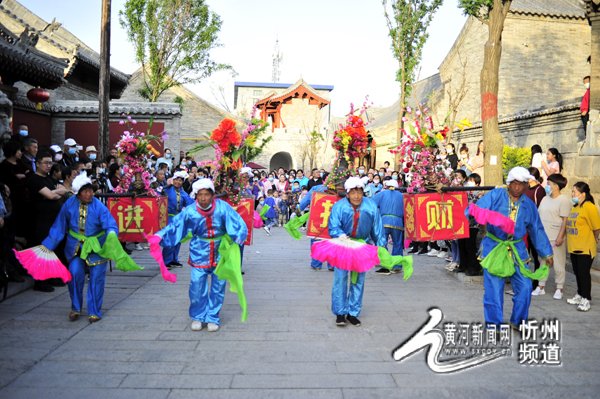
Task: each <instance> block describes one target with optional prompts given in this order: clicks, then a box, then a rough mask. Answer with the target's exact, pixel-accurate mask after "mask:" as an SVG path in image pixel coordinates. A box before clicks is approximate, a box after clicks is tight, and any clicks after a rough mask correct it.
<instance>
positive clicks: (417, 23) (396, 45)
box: [382, 0, 442, 164]
mask: <svg viewBox="0 0 600 399" xmlns="http://www.w3.org/2000/svg"><path fill="white" fill-rule="evenodd" d="M382 4H383V12H384V15H385V19H386V22H387V27H388V34H389V36H390V38H391V39H392V52H393V54H394V57H395V58H396V60H398V71H397V72H396V81H398V83H399V84H400V101H399V107H400V109H399V111H398V131H397V135H396V139H397V141H398V143H400V141H401V139H402V130H403V129H404V121H403V118H404V116H405V114H406V99H407V98H408V96H409V95H410V92H411V88H412V84H413V82H414V79H415V68H416V67H417V65H419V62H420V61H421V55H422V51H423V46H424V45H425V42H426V41H427V37H428V36H429V35H428V34H427V28H428V27H429V24H430V23H431V19H432V18H433V14H434V13H435V12H436V11H437V9H438V8H439V7H440V5H441V4H442V0H395V1H389V2H388V0H382ZM398 160H399V155H398V154H397V155H396V164H397V163H398Z"/></svg>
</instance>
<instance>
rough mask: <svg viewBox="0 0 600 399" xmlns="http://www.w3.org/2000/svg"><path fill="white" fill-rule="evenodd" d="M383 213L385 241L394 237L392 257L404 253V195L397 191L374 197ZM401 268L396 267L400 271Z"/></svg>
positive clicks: (384, 192)
mask: <svg viewBox="0 0 600 399" xmlns="http://www.w3.org/2000/svg"><path fill="white" fill-rule="evenodd" d="M373 201H374V202H375V204H377V207H378V208H379V212H380V213H381V220H382V222H383V233H384V234H385V239H386V240H387V239H388V237H392V255H403V254H404V253H403V252H404V200H403V198H402V193H401V192H400V191H396V190H389V189H386V190H383V191H382V192H380V193H378V194H377V195H375V197H373ZM400 267H401V266H395V267H394V269H399V268H400Z"/></svg>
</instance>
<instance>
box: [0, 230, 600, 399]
mask: <svg viewBox="0 0 600 399" xmlns="http://www.w3.org/2000/svg"><path fill="white" fill-rule="evenodd" d="M259 233H260V232H259ZM186 251H187V249H186V247H185V245H184V247H183V248H182V254H181V258H182V259H184V258H185V256H186ZM256 251H259V252H260V254H257V253H256ZM282 251H285V260H281V259H280V258H278V257H277V256H275V255H273V254H279V253H282ZM308 251H309V244H308V242H307V241H306V240H305V239H303V240H302V241H294V240H291V239H290V238H289V237H287V236H286V235H285V233H284V232H283V231H282V230H280V229H273V236H272V237H270V238H265V237H260V236H258V235H257V239H256V240H255V243H254V244H253V246H251V247H248V248H247V249H246V251H245V258H244V268H245V270H246V275H245V276H244V282H245V288H246V293H247V297H248V307H249V318H248V321H247V322H246V323H241V322H240V320H239V317H240V309H239V306H238V304H237V299H236V297H235V295H232V294H231V293H229V292H228V293H227V294H226V299H225V304H224V306H223V309H222V312H221V318H222V327H221V330H219V331H218V332H216V333H208V332H207V331H205V330H204V331H200V332H193V331H191V330H190V320H189V317H188V306H189V299H188V284H189V278H190V276H189V269H187V268H183V269H177V270H175V273H176V274H177V275H178V282H177V283H176V284H170V283H166V282H164V281H162V278H161V277H160V276H159V275H158V273H159V272H158V268H157V267H156V265H155V264H153V263H152V261H151V260H150V259H149V257H148V254H147V252H146V251H143V252H136V253H135V254H134V256H135V257H136V259H139V260H141V261H143V262H144V263H145V264H147V266H146V269H145V270H144V271H143V272H140V273H129V274H126V273H121V272H117V271H113V272H111V273H108V275H107V287H106V294H105V295H106V297H105V306H104V318H103V320H102V321H101V322H99V323H95V324H92V325H90V324H89V323H87V320H86V319H85V318H82V320H80V321H78V322H75V323H70V322H68V321H67V313H68V311H69V307H70V301H69V296H68V292H67V291H66V289H65V288H60V289H58V290H57V291H55V292H53V293H51V294H42V293H38V292H34V291H31V290H28V291H24V292H22V293H20V294H19V295H16V296H13V297H11V298H8V299H7V300H6V301H4V302H2V303H0V336H2V337H3V339H2V341H0V353H1V355H2V360H0V371H1V372H0V398H11V399H12V398H25V397H26V398H32V397H44V398H59V397H60V398H75V397H77V398H79V397H86V398H134V399H135V398H144V399H153V398H169V399H173V398H192V397H193V398H203V397H210V398H248V397H251V398H341V397H344V398H359V397H360V398H394V397H398V398H405V397H406V398H430V397H448V398H456V397H482V398H484V397H485V398H525V397H527V398H528V399H530V398H531V397H532V396H540V397H542V396H543V397H544V398H554V397H557V398H558V397H561V398H565V397H570V396H573V394H576V395H577V397H578V398H580V397H581V398H588V397H589V398H592V397H594V398H596V397H598V395H597V392H598V391H600V387H599V386H598V381H600V380H599V379H598V378H597V376H598V374H597V370H598V369H600V346H598V345H597V340H598V338H600V329H598V325H600V323H599V322H600V311H599V309H600V308H596V307H594V305H593V307H592V310H591V311H590V312H588V313H581V312H577V311H576V310H575V309H574V307H572V306H570V305H567V304H566V302H565V301H564V300H563V301H555V300H552V299H551V295H548V294H547V295H546V296H544V297H539V298H533V299H532V306H531V312H530V315H531V316H532V317H535V318H538V319H541V318H558V319H559V320H560V321H561V323H562V334H563V337H562V340H561V348H562V359H561V360H562V366H560V367H543V366H537V367H534V366H524V365H520V364H519V363H518V360H517V358H516V353H513V357H511V358H506V359H500V360H498V361H495V362H492V363H489V364H486V365H485V366H481V367H476V368H473V369H469V370H467V371H463V372H460V373H454V374H451V375H439V374H436V373H434V372H432V371H431V370H430V369H429V367H428V366H427V363H426V361H425V359H426V354H425V351H420V352H418V353H415V354H414V355H413V356H412V357H411V358H409V359H406V360H404V361H402V362H395V361H394V360H393V359H392V358H391V352H392V350H393V349H394V348H396V347H397V346H398V345H399V344H400V343H402V342H404V341H405V340H406V339H407V338H408V337H410V336H411V335H412V334H413V333H414V332H415V330H416V329H417V328H419V327H420V326H421V325H422V324H423V323H424V322H425V321H426V320H427V319H428V314H427V310H428V309H429V308H430V307H432V306H438V307H440V308H441V309H442V311H443V312H444V320H445V321H455V322H459V321H465V322H476V321H481V320H482V318H483V312H482V294H483V288H482V286H481V283H479V282H477V281H471V282H465V281H462V280H460V279H457V278H456V276H455V275H452V274H450V273H447V272H446V271H445V270H444V269H443V267H444V266H445V264H444V262H443V261H442V260H440V259H438V258H429V257H422V256H420V257H416V259H415V274H414V276H413V278H412V279H411V280H409V281H403V280H402V276H401V275H392V276H379V275H375V274H374V273H368V274H367V276H366V285H365V288H366V289H365V295H364V301H363V304H364V306H363V312H362V314H361V315H360V318H361V320H362V322H363V325H362V326H361V327H359V328H354V327H351V326H348V327H345V328H339V327H336V326H335V324H334V318H333V315H332V314H331V310H330V306H331V304H330V301H331V282H332V274H331V273H329V272H327V271H320V272H313V271H312V270H310V269H309V264H308V253H309V252H308ZM549 285H550V283H549ZM574 287H575V283H574V276H573V275H572V274H567V284H566V288H565V290H566V295H565V296H567V295H569V294H571V295H572V293H573V292H574V291H575V288H574ZM592 289H593V293H592V295H593V296H594V297H595V298H598V297H600V287H597V286H596V285H594V286H593V288H592ZM511 306H512V301H511V297H510V296H508V295H506V296H505V306H504V314H505V317H507V318H508V317H509V316H510V310H511ZM513 349H514V350H515V351H516V347H513ZM498 376H502V378H498ZM507 380H508V381H510V390H509V389H507V388H506V381H507Z"/></svg>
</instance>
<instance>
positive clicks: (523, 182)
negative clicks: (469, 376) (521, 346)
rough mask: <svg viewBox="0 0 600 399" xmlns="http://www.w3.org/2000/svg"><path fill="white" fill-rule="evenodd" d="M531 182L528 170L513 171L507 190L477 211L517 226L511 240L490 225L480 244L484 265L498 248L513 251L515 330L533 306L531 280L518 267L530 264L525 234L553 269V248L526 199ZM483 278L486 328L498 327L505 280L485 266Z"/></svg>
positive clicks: (482, 202)
mask: <svg viewBox="0 0 600 399" xmlns="http://www.w3.org/2000/svg"><path fill="white" fill-rule="evenodd" d="M531 179H534V177H533V176H531V175H530V174H529V171H527V169H525V168H523V167H516V168H513V169H512V170H511V171H510V172H509V174H508V178H507V180H506V184H507V185H508V187H507V188H496V189H494V190H492V191H490V192H489V193H487V194H486V195H484V196H483V197H481V199H480V200H479V201H477V204H476V205H477V207H478V208H481V209H483V210H487V211H494V212H497V213H498V214H501V215H503V216H504V217H508V218H509V219H510V220H512V221H513V222H514V224H515V226H514V235H512V236H511V235H509V234H507V233H506V232H505V231H504V230H506V229H504V230H503V229H502V228H500V227H497V226H495V225H492V224H490V223H487V224H486V229H487V234H486V236H485V238H484V239H483V241H482V243H481V246H482V253H481V256H482V258H483V260H484V261H485V258H486V257H487V256H488V255H489V254H490V253H491V252H492V251H493V250H494V249H496V247H499V248H498V249H503V248H504V249H505V248H506V247H510V248H511V249H509V250H508V251H509V254H510V256H511V259H512V260H514V263H515V272H514V274H512V276H511V277H510V281H511V285H512V289H513V291H514V297H513V310H512V314H511V317H510V323H511V324H512V326H513V327H514V328H518V326H519V325H520V324H521V322H522V321H523V320H527V317H528V315H529V304H530V302H531V285H532V284H531V280H530V279H529V278H527V277H525V276H524V275H523V273H522V272H521V270H520V267H519V266H518V264H519V263H525V264H526V263H528V262H529V261H530V260H531V259H530V258H529V254H528V252H527V248H526V247H525V242H524V241H523V237H525V234H529V237H530V238H531V242H532V243H533V245H534V247H535V249H536V250H537V252H538V254H539V256H540V257H541V258H542V259H544V262H545V263H546V264H547V265H548V266H550V267H551V266H552V265H553V258H552V246H551V245H550V241H549V240H548V237H547V236H546V233H545V232H544V227H543V225H542V222H541V221H540V216H539V214H538V212H537V209H536V206H535V204H534V203H533V201H531V200H530V199H529V198H528V197H527V196H526V195H524V193H525V191H526V190H527V188H528V182H529V180H531ZM484 212H486V211H484ZM512 248H514V249H512ZM483 276H484V278H483V287H484V294H483V313H484V317H485V322H486V324H487V325H496V326H498V325H499V324H501V323H502V320H503V313H502V308H503V305H504V284H505V278H504V277H499V276H496V275H493V274H492V273H490V272H489V271H488V270H487V268H485V266H484V272H483Z"/></svg>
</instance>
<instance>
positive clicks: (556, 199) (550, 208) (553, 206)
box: [531, 174, 571, 299]
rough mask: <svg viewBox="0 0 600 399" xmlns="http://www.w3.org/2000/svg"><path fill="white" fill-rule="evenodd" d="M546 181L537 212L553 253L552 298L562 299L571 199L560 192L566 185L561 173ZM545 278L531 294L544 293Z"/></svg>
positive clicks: (551, 176) (549, 177)
mask: <svg viewBox="0 0 600 399" xmlns="http://www.w3.org/2000/svg"><path fill="white" fill-rule="evenodd" d="M547 181H548V184H547V185H546V189H545V192H546V193H547V195H546V196H545V197H544V198H543V199H542V202H540V206H539V208H538V212H539V213H540V219H541V220H542V224H543V225H544V230H545V231H546V234H547V235H548V238H549V239H550V243H551V244H552V252H553V253H554V273H555V274H554V281H555V283H556V291H555V292H554V299H562V297H563V294H562V292H563V286H564V284H565V266H566V263H567V246H566V242H565V238H566V227H567V218H568V217H569V214H570V213H571V201H570V200H569V198H568V197H567V196H565V195H561V194H560V190H562V189H563V188H565V187H566V186H567V179H566V178H565V177H564V176H563V175H561V174H552V175H550V176H548V179H547ZM546 280H547V278H544V279H541V280H540V281H539V283H538V286H537V287H536V289H535V290H533V292H532V293H531V295H533V296H537V295H544V294H546V291H545V290H544V288H545V287H546Z"/></svg>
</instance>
